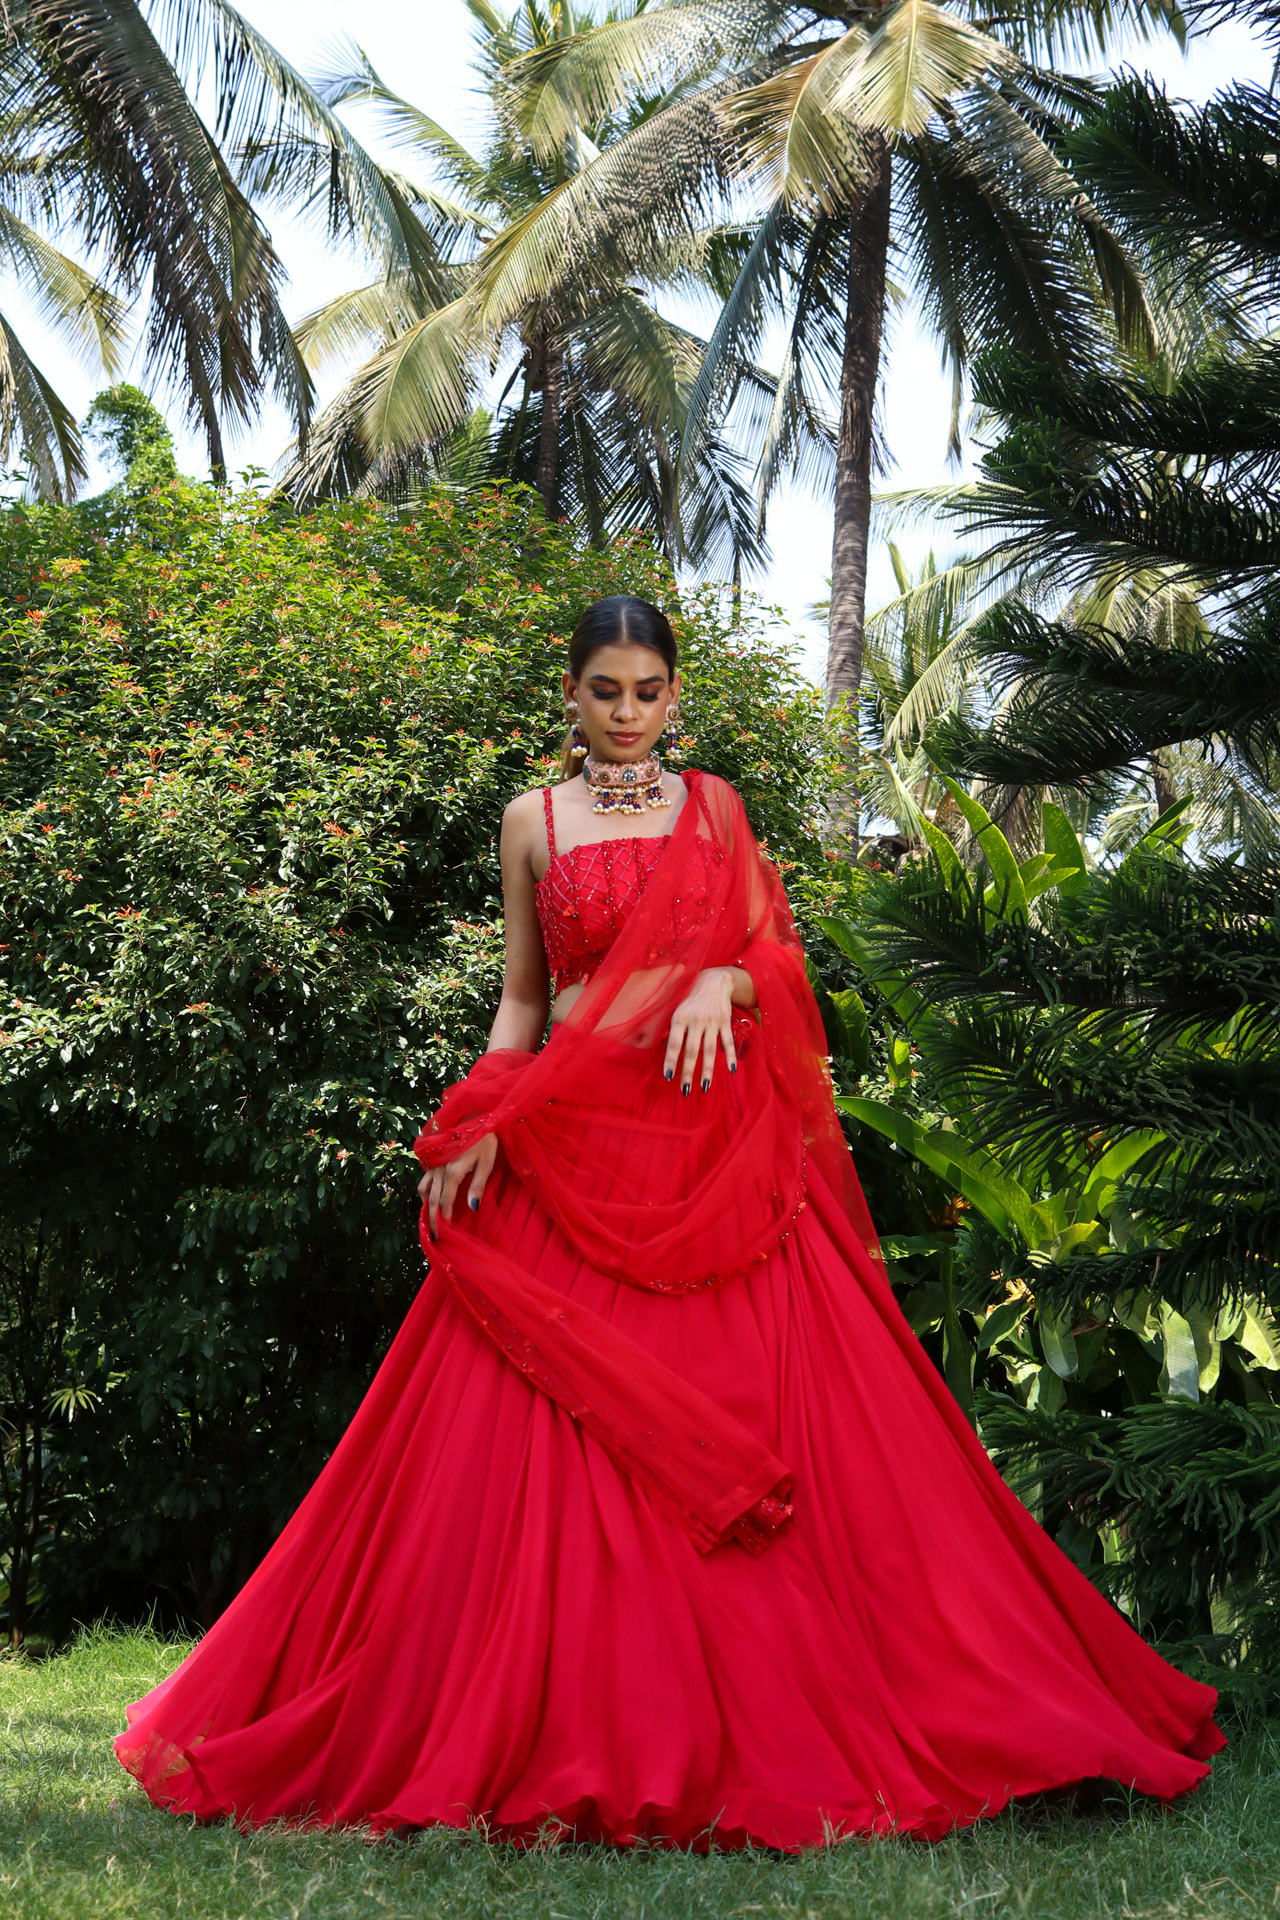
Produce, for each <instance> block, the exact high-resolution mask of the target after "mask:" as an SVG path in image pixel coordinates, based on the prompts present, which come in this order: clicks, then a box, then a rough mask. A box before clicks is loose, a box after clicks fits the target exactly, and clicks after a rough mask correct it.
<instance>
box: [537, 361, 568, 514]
mask: <svg viewBox="0 0 1280 1920" xmlns="http://www.w3.org/2000/svg"><path fill="white" fill-rule="evenodd" d="M563 395H564V356H563V354H562V353H561V351H560V349H559V348H558V347H553V346H552V345H551V343H550V341H546V340H544V341H543V343H542V427H541V430H540V432H539V434H538V492H539V494H540V495H541V497H542V510H543V512H544V513H545V514H546V516H547V518H548V520H554V519H555V518H556V509H557V506H558V504H559V494H560V473H559V465H560V408H561V403H562V400H563Z"/></svg>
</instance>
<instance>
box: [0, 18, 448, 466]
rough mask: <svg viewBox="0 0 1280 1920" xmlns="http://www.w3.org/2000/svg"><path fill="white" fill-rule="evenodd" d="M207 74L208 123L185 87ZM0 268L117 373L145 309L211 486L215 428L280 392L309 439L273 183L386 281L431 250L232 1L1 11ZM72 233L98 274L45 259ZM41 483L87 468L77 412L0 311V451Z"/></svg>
mask: <svg viewBox="0 0 1280 1920" xmlns="http://www.w3.org/2000/svg"><path fill="white" fill-rule="evenodd" d="M206 71H207V72H209V73H210V74H211V76H212V99H213V105H214V118H213V124H212V125H209V124H207V123H206V120H205V119H204V118H203V117H202V115H201V113H200V112H199V111H198V110H197V108H196V105H195V104H194V100H193V98H192V90H193V89H194V88H196V87H197V86H198V84H199V80H200V77H201V75H202V74H203V73H205V72H206ZM0 103H2V104H0V257H3V258H4V259H6V260H7V262H8V264H9V265H10V266H11V267H12V268H14V269H15V270H16V271H17V272H18V273H20V274H21V276H22V278H23V279H24V282H25V284H26V285H27V286H28V288H31V289H34V290H35V292H36V293H37V295H38V296H39V298H40V299H41V301H42V303H43V307H44V311H45V313H46V314H47V315H48V317H49V318H50V319H51V320H52V321H53V322H54V323H55V324H57V325H59V326H60V327H61V328H62V330H63V331H64V333H67V334H68V336H69V337H70V338H71V339H72V341H73V343H74V344H75V345H76V346H77V347H79V348H80V349H81V350H85V351H88V350H92V351H93V352H94V353H95V355H96V356H97V357H98V358H99V359H100V360H101V361H102V364H103V366H104V368H105V370H106V371H107V372H108V373H114V371H115V370H116V367H117V366H118V363H119V360H120V357H121V352H122V345H123V317H124V309H125V307H126V305H130V304H133V303H136V302H139V301H141V302H142V303H143V304H142V312H143V315H144V325H145V338H146V374H147V376H148V377H149V378H152V379H158V380H160V381H161V382H163V383H165V384H167V385H170V386H172V387H174V388H176V389H177V391H178V392H179V393H181V395H182V396H183V398H184V399H185V401H186V403H187V407H188V411H189V414H190V416H191V418H192V420H193V422H195V423H196V424H197V425H199V427H200V428H201V429H202V430H203V433H204V436H205V440H206V443H207V446H208V449H209V462H210V467H211V469H212V471H213V474H214V477H215V479H218V480H221V478H222V477H223V475H224V473H225V464H226V463H225V451H224V444H223V431H224V423H225V422H228V421H244V420H247V419H251V418H253V417H254V416H255V414H256V412H257V410H258V408H259V406H260V404H261V401H262V399H263V397H264V395H265V394H266V393H267V392H268V391H274V392H275V393H276V394H277V395H278V396H279V397H280V398H281V399H282V400H283V402H284V404H285V405H286V406H287V407H288V409H289V411H290V413H291V415H292V418H293V420H294V423H295V426H296V428H297V430H298V432H299V434H300V435H305V432H306V427H307V423H308V418H309V414H310V410H311V405H312V388H311V381H310V376H309V375H308V373H307V370H306V367H305V364H304V362H303V360H302V357H301V354H300V353H299V351H298V349H297V346H296V344H295V342H294V339H293V335H292V333H291V331H290V328H289V326H288V324H287V322H286V320H285V317H284V314H283V312H282V309H281V306H280V299H279V293H280V286H281V282H282V278H283V267H282V265H281V262H280V259H279V257H278V255H277V254H276V252H275V249H274V247H273V246H272V243H271V239H270V236H269V234H268V233H267V230H266V228H265V226H264V225H263V222H262V220H261V218H260V217H259V215H258V214H257V212H255V210H254V206H253V204H252V202H253V200H254V199H255V198H256V197H260V196H262V195H268V196H269V195H270V194H272V193H273V192H277V191H281V190H283V191H284V192H286V193H287V195H288V196H289V197H290V199H291V200H293V201H294V202H295V203H299V204H303V205H305V206H309V207H310V208H311V209H312V210H313V211H314V212H315V213H316V214H318V215H319V217H320V218H321V219H322V220H323V222H324V224H325V226H326V228H327V229H328V230H329V231H331V232H333V233H335V234H336V233H354V234H356V235H357V236H358V237H360V238H361V239H362V240H363V241H364V242H365V243H366V244H367V245H369V246H371V247H374V248H376V249H377V251H378V252H379V255H380V257H381V259H382V260H383V263H384V267H385V269H386V270H387V271H396V272H407V273H409V274H413V273H414V272H419V273H426V272H429V271H430V269H431V267H432V265H433V263H434V257H435V250H434V247H433V244H432V240H431V237H430V235H429V233H428V232H427V231H426V230H425V228H424V227H423V225H422V223H421V221H419V220H418V218H417V217H416V215H415V213H414V211H413V210H412V209H411V208H408V207H406V206H405V205H404V204H403V203H402V202H401V201H400V200H399V198H398V196H397V194H396V191H395V187H394V183H393V182H391V181H389V180H388V178H387V177H386V175H385V174H384V173H383V171H382V170H381V169H380V168H378V167H377V166H376V165H375V163H374V162H373V161H372V160H371V159H370V157H369V155H368V154H367V153H365V152H364V150H363V148H362V147H361V146H360V144H359V143H358V142H357V141H356V140H354V139H353V138H352V136H351V135H350V133H349V132H348V130H347V129H346V128H345V127H344V126H343V125H342V123H341V121H340V120H339V119H338V117H337V116H336V115H335V114H334V113H332V112H331V111H330V109H329V108H328V107H327V106H326V104H325V102H324V101H323V100H322V99H321V98H320V96H319V95H318V94H317V93H316V92H315V91H314V89H312V88H311V87H310V86H308V84H307V83H306V82H305V81H304V80H303V78H302V76H301V75H300V74H299V73H298V72H297V71H296V70H295V69H294V68H293V67H291V66H290V65H289V63H288V62H287V61H286V60H285V59H284V58H283V57H282V56H281V55H280V54H279V53H278V52H277V51H276V49H275V48H274V47H272V46H271V45H270V43H269V42H268V41H266V40H264V39H263V37H262V36H261V35H260V34H259V33H257V32H256V31H255V30H254V28H252V27H251V26H250V25H249V23H248V22H247V21H246V20H245V19H244V17H243V15H242V14H240V13H239V12H238V11H237V10H236V9H235V8H234V7H232V6H230V5H227V4H226V3H225V0H8V4H7V5H5V6H4V7H3V8H0ZM50 233H56V234H57V235H59V236H62V235H73V236H75V237H76V238H77V239H78V240H79V241H80V242H81V244H82V247H83V249H84V251H85V253H86V254H87V255H88V256H89V257H90V258H92V259H93V260H94V261H95V263H96V269H97V271H96V276H95V274H92V273H90V272H89V271H87V270H86V269H85V268H84V267H82V266H80V265H78V264H77V263H76V262H75V261H73V260H72V259H70V258H68V257H67V256H66V255H65V254H63V253H62V252H60V251H58V250H57V249H55V248H54V247H53V246H52V244H51V242H50V240H49V239H48V237H47V236H48V235H49V234H50ZM15 436H18V437H20V438H21V440H22V442H23V445H24V448H25V450H26V453H27V455H28V457H29V459H30V460H31V462H32V463H33V466H34V469H35V474H36V479H37V484H38V485H39V486H40V487H41V488H42V490H44V491H46V492H49V493H59V492H61V493H68V492H70V491H72V490H74V487H75V485H76V484H77V483H78V481H79V480H80V479H81V478H82V477H83V469H84V463H83V455H82V451H81V448H80V444H79V439H78V435H77V433H76V429H75V423H74V420H73V418H72V415H71V412H70V410H69V409H68V408H67V407H66V405H65V404H64V403H63V402H62V401H61V400H60V399H59V398H58V396H57V395H56V393H55V392H54V390H53V387H52V385H51V383H50V382H49V381H48V379H47V378H46V377H45V376H44V375H43V374H42V373H41V372H40V371H39V369H38V367H37V366H36V364H35V362H34V360H33V359H32V357H31V355H30V354H29V353H28V352H27V351H26V349H25V348H24V347H23V346H22V345H21V343H20V342H19V340H18V338H17V335H16V333H15V331H14V329H13V328H12V327H11V326H9V325H8V324H7V323H5V322H3V321H0V446H6V447H7V445H8V444H9V442H10V441H12V440H13V438H14V437H15Z"/></svg>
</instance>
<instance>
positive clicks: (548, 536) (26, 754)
mask: <svg viewBox="0 0 1280 1920" xmlns="http://www.w3.org/2000/svg"><path fill="white" fill-rule="evenodd" d="M620 590H624V591H632V592H636V593H640V594H642V595H644V596H645V597H647V598H650V599H654V600H657V601H659V602H661V603H664V604H666V605H668V606H673V604H674V599H675V596H674V589H673V583H672V580H671V578H670V576H669V574H668V573H667V571H666V570H665V567H664V566H663V564H662V563H661V562H660V561H659V560H657V559H656V558H655V556H654V554H653V553H652V552H651V551H650V549H649V548H648V547H647V546H646V545H644V544H643V543H640V542H635V541H630V542H629V541H625V540H624V541H620V542H617V543H615V544H614V545H612V546H610V547H609V548H608V549H607V550H604V551H599V550H593V549H591V548H589V547H587V546H586V545H585V544H584V543H583V542H582V541H581V540H580V539H579V538H578V537H576V536H575V535H573V534H572V533H571V532H569V531H568V530H566V529H564V528H561V527H556V526H551V525H548V524H547V523H546V522H545V520H544V519H543V518H542V516H541V513H540V511H539V509H538V507H537V503H536V501H535V500H534V499H533V497H532V496H531V495H529V494H528V493H525V492H523V491H520V490H505V491H504V490H489V491H487V492H485V493H484V494H482V495H481V496H480V497H479V498H478V499H472V500H471V501H470V502H469V503H468V504H466V505H463V504H461V503H460V502H459V501H458V500H457V499H455V498H453V497H451V496H449V495H447V494H445V493H440V494H437V495H435V496H432V497H428V498H427V499H425V500H423V501H421V502H420V503H418V505H417V506H416V507H415V508H414V509H413V510H412V511H406V512H404V513H396V512H392V511H388V510H386V509H383V508H381V507H379V506H378V505H376V504H373V503H368V502H362V503H360V504H351V503H347V504H344V505H342V506H335V507H332V508H324V509H321V510H319V511H317V512H315V513H312V514H305V515H298V514H295V513H293V512H291V511H287V510H282V509H281V508H280V506H279V505H278V503H271V502H269V501H268V499H267V498H266V497H265V496H263V495H260V494H258V493H256V492H254V491H252V490H250V491H247V492H242V493H240V494H238V495H226V494H223V495H218V494H215V493H214V492H213V491H212V490H210V489H205V488H197V487H192V486H188V485H184V484H181V483H179V484H175V485H173V486H170V487H169V488H167V489H165V490H162V491H159V492H157V493H154V494H152V495H149V496H139V495H137V494H136V493H134V494H130V493H129V492H128V491H127V490H121V491H116V492H113V493H111V494H108V495H106V496H103V497H102V498H101V499H99V500H98V501H96V502H90V503H87V504H86V505H84V506H82V507H80V508H74V509H65V508H57V507H51V506H40V507H15V508H12V509H10V510H8V511H6V512H4V513H3V514H2V515H0V596H2V599H3V604H4V616H3V622H2V624H0V676H2V678H3V686H4V699H5V706H6V710H7V711H6V726H5V735H4V746H3V756H2V758H0V805H2V808H3V812H2V815H0V915H2V917H3V923H4V928H3V951H2V953H0V961H2V962H3V989H2V990H3V1007H4V1012H3V1031H2V1035H0V1102H2V1103H3V1104H2V1107H0V1115H2V1119H3V1124H4V1127H5V1131H6V1137H7V1139H8V1142H9V1147H10V1151H9V1154H8V1156H7V1162H6V1166H5V1168H4V1170H3V1172H0V1261H2V1263H3V1264H2V1266H0V1394H2V1395H3V1417H4V1421H5V1429H4V1445H3V1456H2V1457H3V1464H4V1493H5V1500H6V1512H5V1514H4V1516H3V1517H0V1525H2V1526H3V1528H4V1539H3V1544H2V1545H0V1554H3V1555H4V1556H5V1557H4V1561H3V1563H0V1564H2V1568H3V1570H4V1571H6V1572H7V1576H8V1580H9V1591H8V1605H9V1611H10V1625H11V1627H12V1626H13V1625H15V1624H17V1625H19V1626H23V1627H25V1624H26V1615H27V1613H28V1612H29V1611H30V1609H31V1607H32V1606H33V1605H34V1606H35V1607H36V1608H37V1609H38V1610H39V1613H38V1617H39V1618H40V1619H41V1621H42V1625H43V1628H44V1629H45V1630H47V1631H49V1632H52V1633H57V1632H59V1631H61V1630H62V1629H63V1628H65V1626H66V1625H67V1624H68V1622H69V1621H70V1620H71V1619H72V1618H75V1617H78V1618H82V1619H83V1618H90V1617H93V1616H94V1615H96V1614H98V1613H100V1612H102V1611H104V1610H109V1611H113V1612H116V1613H118V1614H125V1615H131V1616H136V1615H137V1614H138V1613H139V1612H140V1611H142V1610H143V1609H144V1608H147V1607H150V1606H158V1607H159V1609H160V1613H161V1617H163V1618H169V1619H174V1620H176V1619H185V1620H188V1621H193V1622H195V1623H207V1622H208V1621H209V1620H210V1619H211V1618H213V1617H214V1616H215V1615H216V1614H217V1613H218V1611H220V1609H221V1607H222V1606H223V1605H224V1604H225V1603H226V1601H227V1599H228V1598H229V1597H230V1595H231V1594H232V1593H233V1592H234V1591H235V1589H236V1587H237V1586H238V1585H239V1584H240V1583H241V1581H242V1580H243V1579H244V1578H245V1577H246V1575H247V1574H248V1572H249V1571H250V1570H251V1568H252V1567H253V1565H254V1564H255V1563H256V1561H257V1559H258V1558H259V1557H260V1555H261V1553H262V1552H263V1550H264V1549H265V1547H266V1546H267V1545H268V1543H269V1541H270V1540H271V1538H272V1537H273V1535H274V1534H275V1532H276V1531H277V1530H278V1528H279V1527H280V1526H281V1524H282V1523H283V1521H284V1520H285V1518H286V1517H287V1516H288V1514H289V1512H290V1511H291V1510H292V1508H293V1506H294V1505H295V1504H296V1502H297V1500H298V1498H299V1497H300V1496H301V1494H302V1493H303V1491H304V1490H305V1489H306V1487H307V1485H308V1484H309V1482H310V1481H311V1479H312V1478H313V1476H314V1474H315V1472H316V1470H317V1469H318V1467H319V1465H320V1464H321V1462H322V1461H323V1459H324V1457H325V1456H326V1454H327V1452H328V1451H329V1449H330V1448H331V1446H332V1445H333V1443H334V1442H335V1441H336V1439H337V1437H338V1435H339V1434H340V1432H341V1430H342V1428H343V1426H344V1424H345V1423H346V1421H347V1420H348V1419H349V1417H350V1415H351V1413H352V1411H353V1410H354V1408H355V1406H356V1404H357V1403H358V1400H359V1398H360V1396H361V1394H362V1393H363V1391H364V1389H365V1387H366V1385H367V1383H368V1380H369V1378H370V1376H371V1373H372V1370H373V1368H374V1366H375V1365H376V1363H377V1361H378V1359H379V1357H380V1355H381V1353H382V1352H383V1351H384V1349H385V1346H386V1344H387V1342H388V1340H389V1337H390V1335H391V1334H392V1332H393V1331H394V1329H395V1327H396V1326H397V1325H398V1323H399V1321H400V1319H401V1318H402V1316H403V1314H404V1311H405V1309H406V1307H407V1305H408V1303H409V1300H410V1299H411V1297H412V1294H413V1291H414V1288H415V1287H416V1285H417V1284H418V1281H419V1279H420V1277H421V1265H420V1257H419V1253H418V1248H417V1239H416V1232H415V1218H416V1205H417V1202H416V1195H415V1192H414V1186H415V1180H416V1172H417V1168H416V1162H414V1160H413V1158H412V1155H411V1153H410V1151H409V1146H410V1142H411V1141H412V1139H413V1137H414V1135H415V1134H416V1132H417V1130H418V1127H419V1125H420V1124H421V1121H422V1119H423V1117H424V1116H425V1115H426V1114H427V1113H428V1112H429V1111H430V1110H431V1108H432V1107H433V1106H434V1105H435V1104H436V1101H437V1099H438V1096H439V1094H440V1091H441V1089H442V1088H443V1087H444V1086H445V1085H446V1084H447V1083H448V1082H450V1081H451V1080H453V1079H456V1078H457V1077H459V1075H460V1074H462V1073H463V1072H465V1071H466V1068H467V1067H468V1066H469V1064H470V1061H471V1059H472V1058H473V1057H474V1054H475V1053H476V1052H477V1051H478V1050H479V1049H480V1048H481V1047H482V1046H483V1044H484V1039H485V1035H486V1032H487V1028H488V1023H489V1020H490V1018H491V1016H492V1009H493V1006H494V1004H495V1002H496V998H497V993H498V988H499V983H500V977H501V946H502V941H501V925H500V889H499V869H498V862H497V827H498V822H499V817H500V814H501V810H502V807H503V805H504V803H505V802H506V800H507V799H509V798H510V797H511V795H512V794H513V793H515V792H517V791H519V790H521V789H522V788H524V787H526V786H529V785H531V784H535V783H536V782H538V781H540V780H542V779H544V778H546V777H549V776H550V774H551V772H552V769H553V762H554V756H555V754H556V752H557V750H558V745H559V740H560V737H561V732H562V702H561V698H560V692H559V675H560V672H561V670H562V663H563V658H564V648H565V644H566V641H567V637H568V634H569V632H570V630H571V628H572V626H573V623H574V621H575V620H576V618H577V615H578V613H579V611H580V610H581V608H582V607H583V606H585V605H586V604H587V603H588V602H589V601H590V600H592V599H594V598H596V597H598V596H599V595H601V594H604V593H608V592H616V591H620ZM675 624H676V626H677V631H678V634H679V637H680V641H681V645H682V653H683V659H684V668H685V675H686V696H685V700H684V703H683V704H684V709H685V713H686V716H687V723H688V724H689V725H690V728H691V732H690V735H689V736H688V737H687V739H686V742H685V746H686V750H687V752H688V754H689V756H690V758H691V759H692V760H693V761H695V762H696V763H697V764H698V765H700V766H703V767H706V768H709V769H712V770H714V771H715V772H718V773H721V774H723V775H725V776H726V777H727V778H729V779H731V780H732V781H734V783H735V784H736V785H737V786H738V788H739V790H740V791H741V793H742V795H743V798H744V800H745V802H746V804H747V807H748V810H749V812H750V813H751V816H752V819H753V822H754V824H755V826H756V828H757V831H758V832H760V833H761V834H762V836H763V837H764V838H765V839H766V841H767V843H768V845H769V846H770V848H771V850H772V851H773V852H774V853H775V855H776V856H777V857H778V858H779V860H780V861H781V862H782V864H783V866H784V870H785V871H786V872H787V873H788V875H789V876H790V877H791V878H792V879H793V880H796V879H799V878H802V877H803V876H805V875H807V876H809V879H808V882H807V887H800V888H799V889H798V891H799V892H800V893H801V894H805V893H806V892H808V893H812V894H813V895H814V897H819V896H820V895H821V891H822V883H821V874H822V871H823V863H822V856H821V854H820V852H819V850H818V846H817V841H816V838H815V835H814V831H813V822H812V821H811V819H810V817H809V815H810V804H809V802H810V796H812V795H814V794H815V793H820V792H821V791H822V790H823V788H824V785H825V778H824V774H823V771H822V757H823V755H824V753H825V752H826V739H827V734H826V723H825V721H824V719H823V715H822V703H821V698H820V696H819V695H818V694H817V693H816V692H815V691H814V690H812V689H810V688H808V687H805V686H803V685H802V684H800V683H799V682H798V681H797V679H796V677H795V674H794V672H793V668H792V664H791V659H790V656H789V653H788V650H787V648H786V647H785V646H784V645H781V644H777V643H775V641H773V640H772V639H770V637H769V636H768V633H767V631H766V629H765V628H764V627H763V626H762V625H760V624H759V623H752V622H750V621H748V622H747V623H746V624H743V625H734V623H733V618H732V605H731V603H730V602H728V601H726V600H722V599H721V598H720V597H718V596H716V595H714V594H706V595H702V596H694V597H693V598H692V599H688V600H686V601H685V603H684V605H683V606H682V607H681V608H680V609H679V612H678V618H677V620H676V623H675ZM41 1475H43V1485H41V1484H39V1482H40V1476H41Z"/></svg>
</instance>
